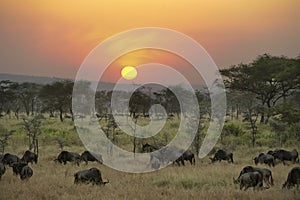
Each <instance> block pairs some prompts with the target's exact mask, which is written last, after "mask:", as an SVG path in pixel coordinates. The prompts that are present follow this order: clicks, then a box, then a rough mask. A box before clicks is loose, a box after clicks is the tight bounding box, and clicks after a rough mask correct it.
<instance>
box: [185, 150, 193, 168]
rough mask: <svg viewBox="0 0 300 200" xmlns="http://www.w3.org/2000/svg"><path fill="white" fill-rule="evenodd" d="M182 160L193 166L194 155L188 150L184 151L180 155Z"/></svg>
mask: <svg viewBox="0 0 300 200" xmlns="http://www.w3.org/2000/svg"><path fill="white" fill-rule="evenodd" d="M182 157H183V160H186V161H190V163H191V165H195V155H194V153H193V152H191V151H190V150H187V151H185V152H184V153H183V154H182Z"/></svg>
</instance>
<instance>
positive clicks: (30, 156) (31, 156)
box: [21, 150, 38, 164]
mask: <svg viewBox="0 0 300 200" xmlns="http://www.w3.org/2000/svg"><path fill="white" fill-rule="evenodd" d="M37 160H38V156H37V155H36V154H35V153H33V152H31V151H29V150H27V151H25V153H24V155H23V157H22V158H21V161H23V162H26V163H27V164H28V163H29V162H30V163H31V164H33V162H34V163H35V164H36V163H37Z"/></svg>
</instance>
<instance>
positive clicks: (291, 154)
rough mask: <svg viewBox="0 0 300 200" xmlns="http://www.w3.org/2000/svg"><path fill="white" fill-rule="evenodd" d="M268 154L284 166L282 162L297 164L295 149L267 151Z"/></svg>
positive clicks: (297, 155) (297, 157)
mask: <svg viewBox="0 0 300 200" xmlns="http://www.w3.org/2000/svg"><path fill="white" fill-rule="evenodd" d="M268 154H270V155H272V156H274V158H275V159H278V160H280V161H281V162H282V163H283V164H284V165H285V162H284V161H292V162H293V163H296V162H297V163H299V154H298V151H297V150H296V149H294V150H292V151H286V150H283V149H280V150H275V151H269V152H268Z"/></svg>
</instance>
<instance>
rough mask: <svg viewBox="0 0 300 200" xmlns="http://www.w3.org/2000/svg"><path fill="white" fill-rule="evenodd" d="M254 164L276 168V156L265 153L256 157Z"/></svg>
mask: <svg viewBox="0 0 300 200" xmlns="http://www.w3.org/2000/svg"><path fill="white" fill-rule="evenodd" d="M253 160H254V163H255V164H256V165H257V164H258V163H260V164H267V165H269V167H271V166H273V167H274V166H275V162H274V156H272V155H270V154H264V153H260V154H259V155H258V156H257V157H255V158H254V159H253Z"/></svg>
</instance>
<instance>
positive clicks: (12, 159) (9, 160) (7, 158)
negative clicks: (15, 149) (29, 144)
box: [2, 153, 20, 166]
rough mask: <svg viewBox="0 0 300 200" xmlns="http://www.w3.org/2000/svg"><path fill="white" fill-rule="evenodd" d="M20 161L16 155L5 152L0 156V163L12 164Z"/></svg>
mask: <svg viewBox="0 0 300 200" xmlns="http://www.w3.org/2000/svg"><path fill="white" fill-rule="evenodd" d="M16 162H20V158H19V157H18V156H16V155H13V154H10V153H6V154H4V156H3V158H2V163H3V164H5V165H9V166H12V164H13V163H16Z"/></svg>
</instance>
